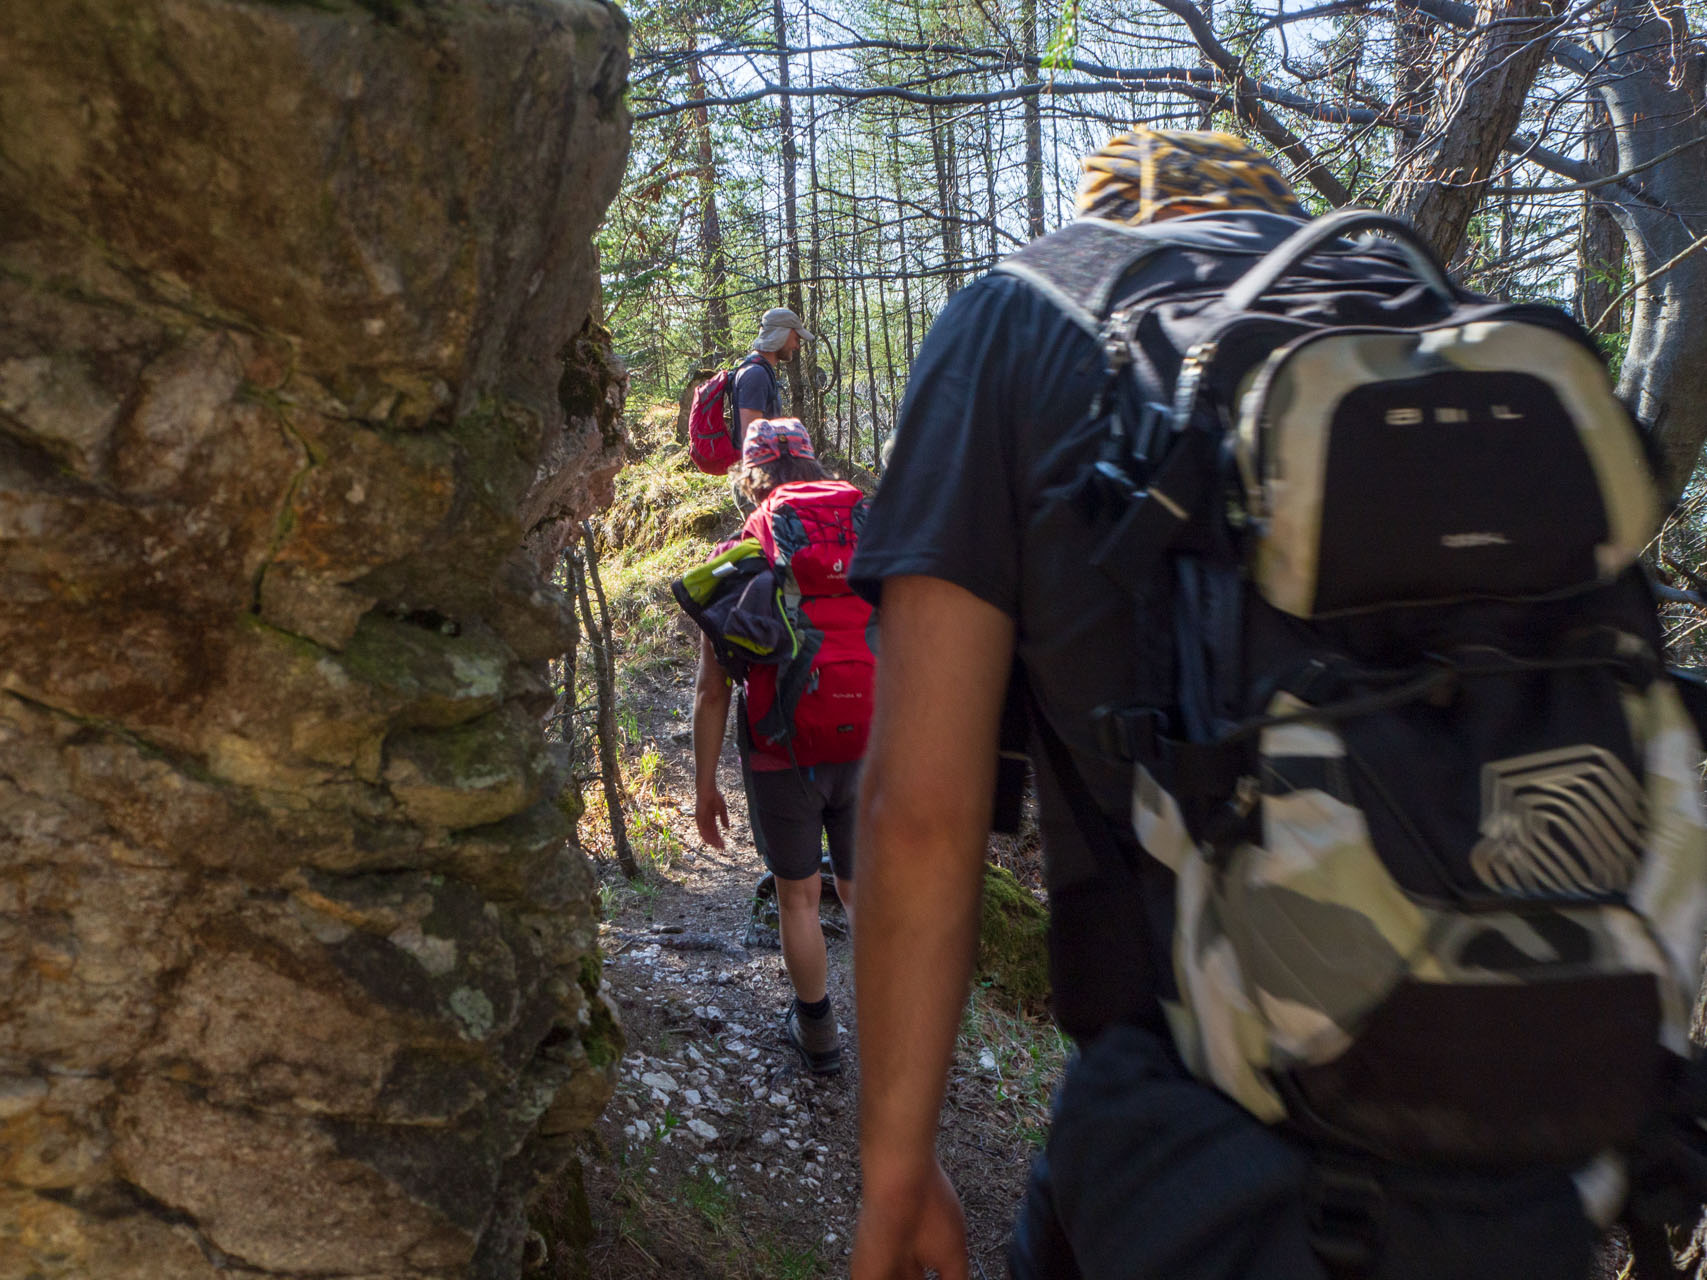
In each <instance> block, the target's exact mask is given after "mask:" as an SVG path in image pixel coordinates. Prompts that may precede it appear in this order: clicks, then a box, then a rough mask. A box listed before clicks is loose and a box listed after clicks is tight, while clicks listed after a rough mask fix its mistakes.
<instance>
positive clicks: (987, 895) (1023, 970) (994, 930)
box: [977, 864, 1049, 1013]
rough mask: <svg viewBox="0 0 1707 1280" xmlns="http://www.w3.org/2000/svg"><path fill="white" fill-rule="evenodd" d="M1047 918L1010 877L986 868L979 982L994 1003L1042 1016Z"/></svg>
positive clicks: (1046, 979) (1046, 995)
mask: <svg viewBox="0 0 1707 1280" xmlns="http://www.w3.org/2000/svg"><path fill="white" fill-rule="evenodd" d="M1048 937H1049V912H1048V911H1047V909H1045V908H1044V906H1043V904H1042V903H1040V902H1038V900H1037V899H1036V898H1034V897H1032V895H1031V893H1030V892H1029V891H1028V890H1027V889H1026V887H1025V886H1024V885H1022V884H1021V883H1020V882H1019V881H1018V880H1016V879H1014V877H1013V873H1012V872H1010V871H1007V870H1005V869H1004V868H1002V867H998V866H994V865H991V864H986V865H985V867H984V900H983V918H982V920H981V922H980V924H979V928H978V971H977V981H978V983H979V985H980V986H982V987H984V988H985V989H986V990H987V991H989V993H990V994H991V995H992V996H993V997H995V998H996V1000H997V1002H998V1003H1000V1004H1003V1005H1005V1006H1006V1007H1008V1008H1010V1009H1012V1010H1014V1011H1015V1012H1024V1013H1041V1012H1043V1009H1044V1004H1045V1002H1046V1001H1047V1000H1048V998H1049V946H1048Z"/></svg>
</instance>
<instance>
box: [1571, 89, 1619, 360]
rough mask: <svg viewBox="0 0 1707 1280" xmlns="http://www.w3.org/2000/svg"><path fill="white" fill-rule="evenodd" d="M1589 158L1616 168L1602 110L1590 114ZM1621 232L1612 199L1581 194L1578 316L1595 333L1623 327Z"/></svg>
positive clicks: (1614, 151) (1615, 145)
mask: <svg viewBox="0 0 1707 1280" xmlns="http://www.w3.org/2000/svg"><path fill="white" fill-rule="evenodd" d="M1591 120H1592V124H1591V126H1590V132H1589V137H1588V159H1589V163H1590V164H1592V165H1594V166H1595V168H1597V169H1600V170H1601V171H1603V172H1605V173H1615V172H1617V170H1618V139H1617V138H1615V137H1614V136H1613V133H1612V122H1611V120H1610V119H1608V117H1607V114H1606V109H1605V107H1603V106H1600V105H1598V103H1597V104H1596V106H1595V108H1594V109H1593V110H1592V112H1591ZM1623 277H1624V232H1623V230H1622V228H1620V227H1619V225H1618V217H1617V214H1616V212H1615V211H1614V207H1613V204H1612V202H1611V201H1609V200H1608V199H1607V198H1606V197H1605V196H1604V195H1602V194H1600V193H1599V192H1598V191H1585V192H1583V225H1582V229H1581V231H1580V232H1579V233H1578V235H1577V297H1576V304H1577V306H1576V311H1577V318H1578V319H1579V320H1581V321H1582V322H1583V324H1585V325H1587V326H1588V327H1589V330H1590V332H1592V333H1597V334H1607V333H1619V332H1622V331H1623V328H1624V306H1623V304H1622V303H1620V304H1619V305H1617V306H1614V305H1613V301H1612V300H1613V298H1614V297H1616V296H1617V295H1618V293H1619V292H1620V290H1622V288H1623V285H1624V279H1623Z"/></svg>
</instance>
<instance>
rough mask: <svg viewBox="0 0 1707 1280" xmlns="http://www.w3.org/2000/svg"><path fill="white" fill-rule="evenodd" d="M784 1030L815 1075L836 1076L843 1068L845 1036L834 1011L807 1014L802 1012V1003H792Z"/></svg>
mask: <svg viewBox="0 0 1707 1280" xmlns="http://www.w3.org/2000/svg"><path fill="white" fill-rule="evenodd" d="M782 1034H783V1036H784V1037H786V1038H787V1040H788V1042H789V1044H791V1045H793V1046H794V1047H795V1049H796V1050H797V1051H798V1052H799V1054H800V1057H801V1059H802V1060H803V1061H804V1062H805V1063H806V1069H807V1070H808V1071H810V1072H811V1073H812V1074H813V1075H818V1076H833V1075H835V1074H836V1073H837V1072H838V1071H840V1070H841V1069H842V1037H841V1032H840V1031H838V1030H837V1028H836V1015H835V1013H834V1011H832V1012H830V1013H826V1014H825V1015H824V1016H823V1017H822V1018H808V1017H805V1016H803V1015H802V1014H801V1012H800V1006H799V1005H793V1006H791V1007H790V1008H789V1011H788V1019H787V1020H786V1021H785V1022H784V1023H783V1024H782Z"/></svg>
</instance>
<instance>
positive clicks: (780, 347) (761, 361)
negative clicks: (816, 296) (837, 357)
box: [734, 307, 816, 448]
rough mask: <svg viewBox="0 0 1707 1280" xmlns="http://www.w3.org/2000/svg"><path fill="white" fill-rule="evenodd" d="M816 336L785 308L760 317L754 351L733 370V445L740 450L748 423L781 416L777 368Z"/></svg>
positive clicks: (775, 308)
mask: <svg viewBox="0 0 1707 1280" xmlns="http://www.w3.org/2000/svg"><path fill="white" fill-rule="evenodd" d="M813 341H816V335H814V334H813V333H812V331H811V330H810V329H808V328H807V327H806V323H805V321H803V320H802V319H801V318H800V317H799V316H798V315H796V314H795V313H794V312H793V311H790V310H789V309H788V308H787V307H772V308H771V309H770V310H769V311H767V312H765V313H764V315H762V316H760V317H759V336H758V337H756V338H754V339H753V350H752V354H750V355H749V356H748V357H747V358H746V359H745V360H743V361H742V362H741V363H740V364H739V365H737V366H736V369H735V390H734V398H735V445H736V447H737V448H739V447H740V445H741V442H742V440H743V439H744V438H745V437H746V434H747V424H748V423H749V422H752V421H754V420H755V419H757V418H767V419H769V418H780V417H781V416H782V389H781V387H780V386H779V385H778V384H777V373H776V371H777V365H778V364H785V363H787V362H788V361H790V360H792V359H794V358H795V354H796V353H797V352H798V351H799V350H800V344H801V343H803V342H813Z"/></svg>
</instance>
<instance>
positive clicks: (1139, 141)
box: [1078, 125, 1306, 223]
mask: <svg viewBox="0 0 1707 1280" xmlns="http://www.w3.org/2000/svg"><path fill="white" fill-rule="evenodd" d="M1084 166H1085V176H1084V178H1083V179H1081V180H1080V182H1079V201H1078V210H1079V213H1080V215H1081V216H1084V217H1091V218H1107V219H1109V220H1110V221H1111V222H1129V223H1137V222H1145V221H1147V220H1149V219H1151V218H1153V217H1155V216H1156V214H1157V212H1158V211H1159V210H1164V209H1165V210H1166V211H1167V212H1168V213H1169V214H1171V215H1174V216H1178V215H1180V214H1187V213H1211V212H1214V211H1216V210H1220V209H1256V210H1265V211H1267V212H1269V213H1284V214H1288V215H1290V216H1291V217H1294V218H1302V217H1305V216H1306V215H1305V213H1304V208H1303V206H1302V205H1300V204H1299V203H1298V197H1297V196H1296V195H1294V194H1293V192H1292V187H1291V185H1290V184H1289V183H1288V182H1287V181H1286V179H1285V178H1283V177H1281V176H1280V174H1279V173H1278V172H1276V171H1275V168H1274V165H1272V164H1271V163H1270V162H1269V161H1268V159H1267V158H1266V157H1265V156H1264V155H1263V154H1262V152H1260V151H1258V150H1257V149H1256V148H1255V147H1252V146H1250V145H1249V144H1247V143H1244V142H1240V141H1239V140H1238V139H1237V138H1235V137H1232V136H1231V135H1229V134H1225V133H1199V132H1194V131H1189V130H1184V129H1147V128H1145V127H1144V126H1143V125H1138V126H1136V127H1134V128H1133V130H1132V131H1131V132H1130V133H1123V134H1121V135H1120V136H1119V137H1118V138H1116V139H1114V141H1112V142H1110V143H1109V144H1108V145H1107V146H1106V147H1104V148H1102V149H1101V150H1100V151H1093V152H1092V153H1091V154H1090V155H1088V156H1086V157H1085V160H1084Z"/></svg>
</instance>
